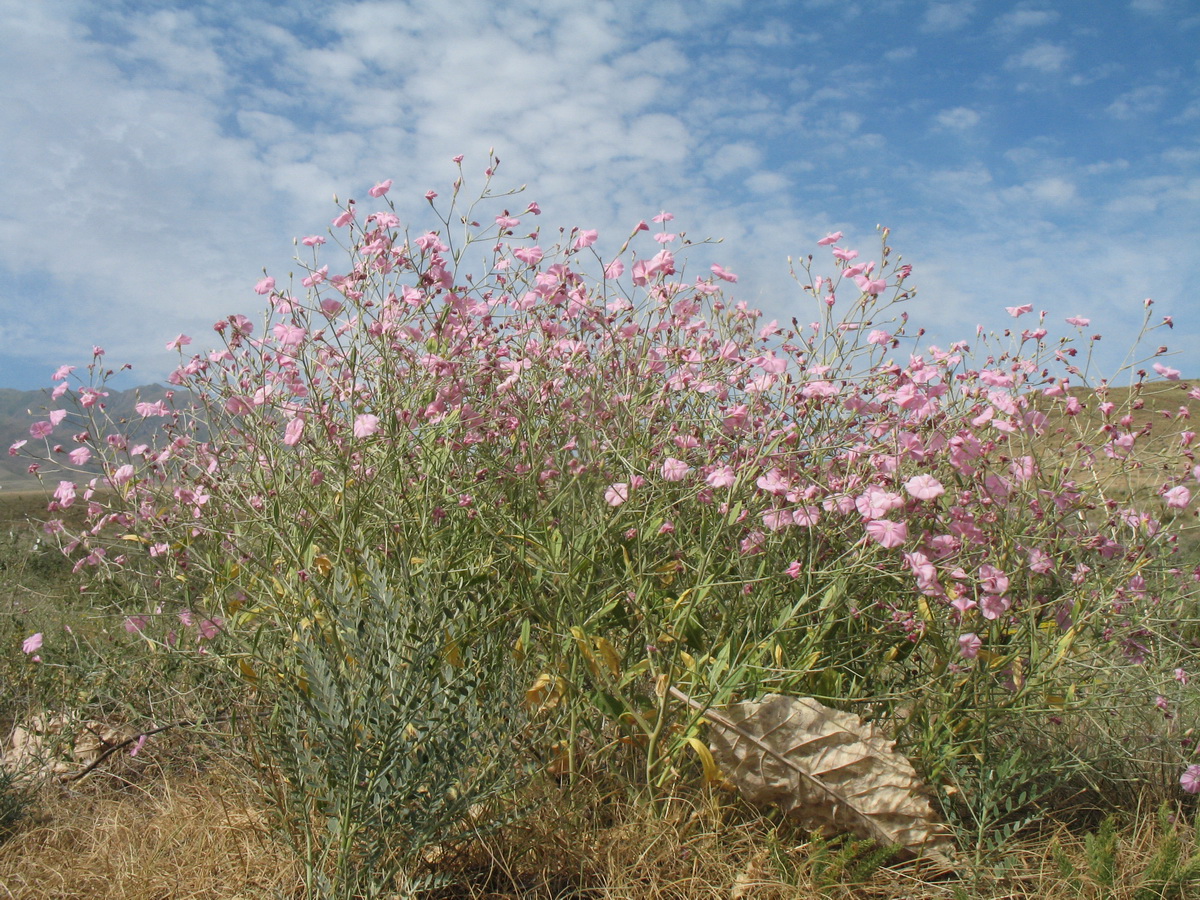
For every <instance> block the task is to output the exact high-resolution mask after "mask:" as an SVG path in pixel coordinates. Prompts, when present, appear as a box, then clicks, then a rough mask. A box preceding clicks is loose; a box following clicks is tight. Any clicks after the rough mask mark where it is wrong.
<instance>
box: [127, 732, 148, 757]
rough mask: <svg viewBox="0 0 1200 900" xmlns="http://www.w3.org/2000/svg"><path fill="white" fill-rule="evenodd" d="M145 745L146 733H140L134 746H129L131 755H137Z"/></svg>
mask: <svg viewBox="0 0 1200 900" xmlns="http://www.w3.org/2000/svg"><path fill="white" fill-rule="evenodd" d="M145 746H146V736H145V735H144V734H139V735H138V739H137V740H136V741H134V742H133V746H132V747H130V748H129V755H130V756H137V755H138V753H140V752H141V750H142V748H143V747H145Z"/></svg>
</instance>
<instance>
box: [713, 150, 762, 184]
mask: <svg viewBox="0 0 1200 900" xmlns="http://www.w3.org/2000/svg"><path fill="white" fill-rule="evenodd" d="M761 162H762V150H760V149H759V148H758V147H755V146H753V145H752V144H747V143H744V142H738V143H735V144H723V145H722V146H721V147H719V148H718V149H717V151H716V152H715V153H713V154H712V156H710V157H709V159H708V161H707V163H706V164H705V167H706V169H707V170H708V173H709V175H710V176H711V177H713V178H723V177H724V176H726V175H729V174H731V173H733V172H738V171H741V170H742V169H752V168H754V167H755V166H758V165H759V164H760V163H761Z"/></svg>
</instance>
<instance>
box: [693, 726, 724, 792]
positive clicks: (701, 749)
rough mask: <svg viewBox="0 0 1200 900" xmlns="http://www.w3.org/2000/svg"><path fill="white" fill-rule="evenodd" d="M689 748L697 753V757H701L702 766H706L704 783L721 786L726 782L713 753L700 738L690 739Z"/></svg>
mask: <svg viewBox="0 0 1200 900" xmlns="http://www.w3.org/2000/svg"><path fill="white" fill-rule="evenodd" d="M688 746H690V747H691V748H692V749H693V750H695V751H696V755H697V756H698V757H700V765H702V766H704V783H705V784H720V783H721V782H722V781H724V780H725V779H724V776H722V775H721V769H720V767H718V766H717V761H716V760H715V759H713V755H712V751H710V750H709V749H708V747H706V746H705V745H704V741H702V740H700V738H694V737H691V738H688Z"/></svg>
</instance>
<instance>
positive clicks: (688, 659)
mask: <svg viewBox="0 0 1200 900" xmlns="http://www.w3.org/2000/svg"><path fill="white" fill-rule="evenodd" d="M679 658H680V659H682V660H683V664H684V665H685V666H687V667H688V668H689V669H691V670H692V671H695V670H696V657H694V656H692V654H690V653H688V652H687V651H686V650H680V651H679Z"/></svg>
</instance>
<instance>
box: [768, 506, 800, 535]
mask: <svg viewBox="0 0 1200 900" xmlns="http://www.w3.org/2000/svg"><path fill="white" fill-rule="evenodd" d="M762 522H763V525H764V526H765V527H766V529H767V530H768V531H780V530H782V529H784V528H787V527H788V526H789V525H792V524H794V523H793V520H792V513H791V511H790V510H786V509H769V510H767V511H766V512H765V513H763V514H762Z"/></svg>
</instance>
